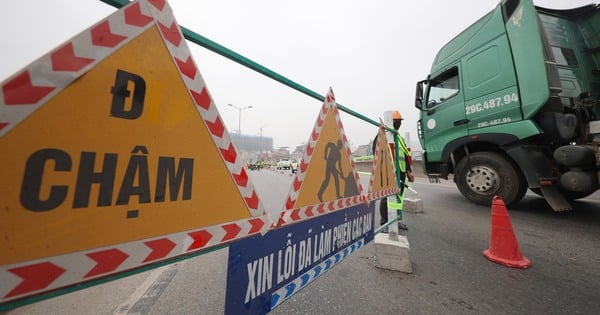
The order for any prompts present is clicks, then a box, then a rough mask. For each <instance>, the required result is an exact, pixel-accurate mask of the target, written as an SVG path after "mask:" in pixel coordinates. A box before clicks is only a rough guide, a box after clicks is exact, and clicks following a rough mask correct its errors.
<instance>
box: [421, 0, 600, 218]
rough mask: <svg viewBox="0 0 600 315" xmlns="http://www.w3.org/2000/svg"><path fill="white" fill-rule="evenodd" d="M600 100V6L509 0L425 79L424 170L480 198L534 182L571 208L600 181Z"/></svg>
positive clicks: (446, 51)
mask: <svg viewBox="0 0 600 315" xmlns="http://www.w3.org/2000/svg"><path fill="white" fill-rule="evenodd" d="M599 100H600V6H599V5H598V4H590V5H587V6H583V7H579V8H573V9H569V10H553V9H547V8H541V7H537V6H535V5H534V4H533V2H532V1H531V0H502V1H501V2H500V3H499V4H498V6H497V7H496V8H495V9H494V10H492V11H491V12H490V13H488V14H487V15H485V16H484V17H482V18H481V19H480V20H478V21H477V22H475V23H474V24H473V25H471V26H470V27H468V28H467V29H465V30H464V31H463V32H462V33H460V34H459V35H458V36H456V37H455V38H454V39H452V40H451V41H450V42H448V43H447V44H446V45H445V46H444V47H443V48H442V49H441V50H440V51H439V52H438V53H437V55H436V57H435V60H434V62H433V65H432V67H431V74H430V75H429V76H428V77H427V79H426V80H423V81H420V82H418V83H417V90H416V100H415V106H416V107H417V108H418V109H419V110H420V119H419V121H418V124H417V129H418V133H419V140H420V142H421V145H422V147H423V150H424V152H423V169H424V171H425V173H426V174H427V175H428V176H429V177H430V179H435V180H438V179H439V178H443V179H449V178H452V179H453V180H454V182H455V183H456V185H457V187H458V189H459V190H460V192H461V193H462V194H463V195H464V196H465V197H466V198H467V199H468V200H470V201H472V202H475V203H478V204H482V205H490V204H491V200H492V198H493V196H494V195H499V196H501V197H502V198H503V200H504V202H505V203H506V204H507V205H508V206H510V205H513V204H515V203H517V202H519V201H520V200H521V199H522V198H523V196H524V195H525V193H526V192H527V189H530V190H531V191H533V192H535V193H537V194H539V195H541V196H543V197H544V198H545V199H546V201H547V202H548V204H549V205H550V206H551V207H552V208H553V209H554V210H555V211H562V210H571V209H572V205H571V203H570V201H572V200H575V199H579V198H584V197H586V196H588V195H590V194H592V193H594V192H595V191H596V190H598V188H599V187H600V184H599V179H598V178H599V176H600V173H599V172H598V171H599V167H600V150H599V146H600V101H599Z"/></svg>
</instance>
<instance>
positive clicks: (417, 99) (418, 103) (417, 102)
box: [415, 81, 425, 110]
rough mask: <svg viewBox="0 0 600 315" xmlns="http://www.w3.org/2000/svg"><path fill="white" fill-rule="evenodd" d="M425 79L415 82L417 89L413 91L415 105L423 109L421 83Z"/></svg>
mask: <svg viewBox="0 0 600 315" xmlns="http://www.w3.org/2000/svg"><path fill="white" fill-rule="evenodd" d="M424 82H425V81H419V82H417V91H416V92H415V107H416V108H418V109H419V110H423V83H424Z"/></svg>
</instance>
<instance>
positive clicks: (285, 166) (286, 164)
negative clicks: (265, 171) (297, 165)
mask: <svg viewBox="0 0 600 315" xmlns="http://www.w3.org/2000/svg"><path fill="white" fill-rule="evenodd" d="M291 168H292V162H291V161H290V160H283V159H282V160H279V162H277V169H278V170H289V169H291Z"/></svg>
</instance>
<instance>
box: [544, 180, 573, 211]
mask: <svg viewBox="0 0 600 315" xmlns="http://www.w3.org/2000/svg"><path fill="white" fill-rule="evenodd" d="M540 189H541V191H542V195H544V199H545V200H546V202H547V203H548V205H550V207H552V210H554V211H557V212H558V211H569V210H573V206H572V205H571V203H570V202H569V201H567V199H565V197H564V196H563V195H562V193H561V192H560V191H559V190H558V187H557V186H556V185H542V186H540Z"/></svg>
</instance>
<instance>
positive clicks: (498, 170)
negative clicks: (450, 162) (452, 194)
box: [455, 152, 527, 206]
mask: <svg viewBox="0 0 600 315" xmlns="http://www.w3.org/2000/svg"><path fill="white" fill-rule="evenodd" d="M455 176H456V177H455V182H456V186H457V187H458V190H460V192H461V193H462V194H463V196H465V198H467V199H468V200H470V201H471V202H474V203H476V204H480V205H484V206H490V205H491V204H492V198H494V196H495V195H498V196H500V197H502V199H503V200H504V203H505V204H506V205H507V206H510V205H513V204H515V203H517V202H519V201H520V200H521V199H522V198H523V196H524V195H525V192H526V191H527V183H526V182H525V179H524V177H523V175H522V174H521V172H520V170H518V169H517V167H516V166H515V165H514V164H513V163H512V162H511V161H509V160H508V159H507V158H505V157H504V156H502V155H501V154H498V153H493V152H475V153H472V154H471V155H469V156H468V157H466V156H465V157H464V158H462V159H461V160H460V161H459V162H458V164H457V165H456V171H455Z"/></svg>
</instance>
